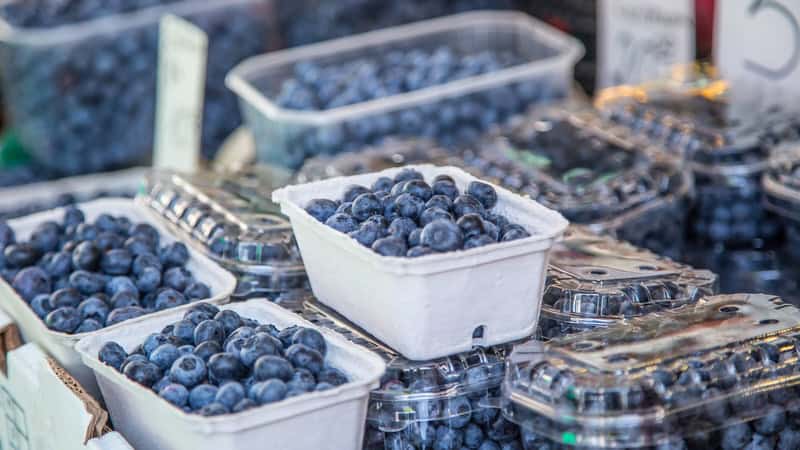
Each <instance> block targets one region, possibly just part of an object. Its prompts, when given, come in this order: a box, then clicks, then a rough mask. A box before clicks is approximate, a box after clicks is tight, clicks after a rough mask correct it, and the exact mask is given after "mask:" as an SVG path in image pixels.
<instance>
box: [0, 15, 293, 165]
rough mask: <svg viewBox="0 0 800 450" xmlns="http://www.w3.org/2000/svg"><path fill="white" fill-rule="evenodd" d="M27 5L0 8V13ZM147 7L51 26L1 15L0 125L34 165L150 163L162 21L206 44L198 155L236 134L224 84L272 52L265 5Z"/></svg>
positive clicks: (233, 106) (272, 28)
mask: <svg viewBox="0 0 800 450" xmlns="http://www.w3.org/2000/svg"><path fill="white" fill-rule="evenodd" d="M26 1H27V0H3V1H2V2H0V7H1V6H5V7H15V6H17V5H22V4H24V3H26ZM147 3H149V4H150V5H153V4H155V6H149V7H145V8H142V9H138V10H133V11H129V12H126V13H122V14H115V15H105V16H102V17H98V18H94V19H89V20H83V21H78V22H72V23H65V24H62V25H55V26H43V27H22V26H15V25H14V24H15V23H17V22H16V21H14V20H13V19H9V17H3V16H0V76H2V81H3V93H4V97H5V100H6V106H7V111H8V117H7V118H8V119H9V122H12V123H14V127H15V130H16V132H17V133H18V135H19V139H20V141H21V142H22V144H23V145H24V146H25V148H26V149H28V150H29V151H30V152H31V155H32V156H33V157H34V158H35V159H36V161H37V162H38V163H40V164H42V165H45V166H46V167H48V168H49V169H51V170H53V171H55V172H58V173H61V174H68V175H73V174H79V173H90V172H97V171H100V170H113V169H117V168H121V167H126V166H130V165H133V164H147V163H149V161H150V160H151V153H152V142H153V135H154V123H155V107H156V95H155V90H156V78H157V61H158V48H159V40H158V30H159V23H160V20H161V18H162V17H164V16H165V15H167V14H174V15H176V16H179V17H181V18H183V19H186V20H188V21H190V22H192V23H194V24H195V25H197V26H199V27H200V28H201V29H203V31H205V32H206V33H207V34H208V35H209V41H208V62H209V64H208V68H207V74H206V75H207V76H206V88H205V91H204V95H205V100H206V101H205V105H204V109H203V113H204V117H203V128H202V144H203V151H204V154H205V155H206V156H211V155H213V154H214V153H215V152H216V150H217V148H218V147H219V146H220V145H221V144H222V142H223V140H224V139H225V138H227V136H228V135H229V134H230V133H231V132H232V131H233V130H234V129H235V128H236V127H237V126H239V124H240V122H241V116H240V115H239V111H238V107H237V100H236V96H235V95H233V94H232V93H231V92H229V91H227V89H225V86H224V78H225V76H226V74H227V72H228V71H229V70H230V69H231V68H233V67H234V66H235V65H236V64H238V63H239V62H240V61H242V60H244V59H245V58H247V57H249V56H252V55H256V54H259V53H261V52H264V51H267V50H269V49H270V48H271V47H275V46H276V43H275V42H274V39H275V38H276V36H274V35H273V34H274V33H276V32H277V22H276V20H275V16H276V15H277V14H276V11H275V7H274V2H273V0H184V1H171V2H164V3H163V4H161V3H162V2H160V1H158V2H147ZM102 7H103V6H100V5H98V6H97V8H102ZM0 13H2V10H0Z"/></svg>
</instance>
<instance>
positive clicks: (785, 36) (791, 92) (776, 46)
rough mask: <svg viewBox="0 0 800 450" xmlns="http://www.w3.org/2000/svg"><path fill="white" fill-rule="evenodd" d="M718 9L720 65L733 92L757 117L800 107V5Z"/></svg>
mask: <svg viewBox="0 0 800 450" xmlns="http://www.w3.org/2000/svg"><path fill="white" fill-rule="evenodd" d="M716 11H717V12H716V23H715V26H714V30H715V31H714V56H715V62H716V65H717V66H718V68H719V71H720V74H721V75H722V77H724V78H725V79H727V80H729V81H730V82H731V83H732V86H733V89H732V93H733V94H734V95H736V96H738V97H744V99H743V101H744V102H746V103H748V104H749V105H750V106H749V108H748V110H749V111H750V112H751V113H753V112H757V111H763V110H767V109H772V108H773V107H775V106H781V107H783V108H786V109H790V110H795V111H796V110H797V109H798V108H800V105H798V102H797V99H798V96H799V95H800V72H799V71H798V69H799V68H800V1H797V0H736V1H732V0H725V1H718V2H717V6H716ZM738 100H739V99H738V98H737V101H738Z"/></svg>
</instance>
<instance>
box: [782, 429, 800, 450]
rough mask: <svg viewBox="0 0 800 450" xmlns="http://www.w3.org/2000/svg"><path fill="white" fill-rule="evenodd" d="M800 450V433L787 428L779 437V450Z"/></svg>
mask: <svg viewBox="0 0 800 450" xmlns="http://www.w3.org/2000/svg"><path fill="white" fill-rule="evenodd" d="M796 448H800V431H798V430H796V429H794V428H789V427H786V428H784V429H783V431H781V432H780V434H779V435H778V446H777V450H793V449H796Z"/></svg>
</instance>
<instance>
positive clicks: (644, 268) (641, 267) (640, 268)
mask: <svg viewBox="0 0 800 450" xmlns="http://www.w3.org/2000/svg"><path fill="white" fill-rule="evenodd" d="M639 270H658V267H655V266H647V265H642V266H639Z"/></svg>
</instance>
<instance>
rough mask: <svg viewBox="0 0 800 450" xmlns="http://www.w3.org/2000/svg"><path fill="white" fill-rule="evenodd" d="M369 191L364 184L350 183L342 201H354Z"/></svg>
mask: <svg viewBox="0 0 800 450" xmlns="http://www.w3.org/2000/svg"><path fill="white" fill-rule="evenodd" d="M367 193H369V189H367V188H365V187H364V186H359V185H357V184H353V185H350V186H348V187H347V189H345V191H344V195H343V196H342V202H352V201H354V200H355V199H356V197H358V196H359V195H361V194H367Z"/></svg>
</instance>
